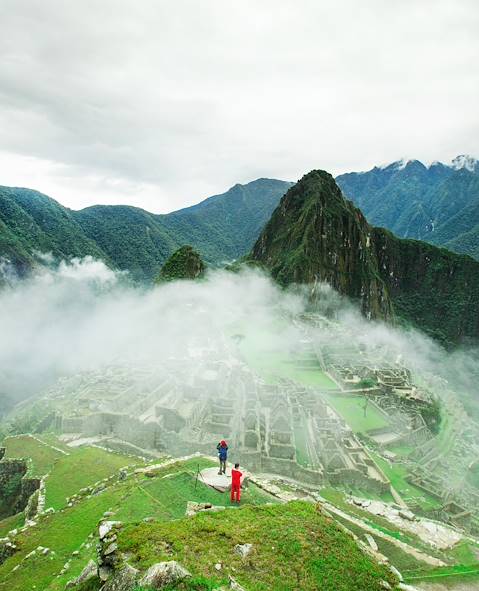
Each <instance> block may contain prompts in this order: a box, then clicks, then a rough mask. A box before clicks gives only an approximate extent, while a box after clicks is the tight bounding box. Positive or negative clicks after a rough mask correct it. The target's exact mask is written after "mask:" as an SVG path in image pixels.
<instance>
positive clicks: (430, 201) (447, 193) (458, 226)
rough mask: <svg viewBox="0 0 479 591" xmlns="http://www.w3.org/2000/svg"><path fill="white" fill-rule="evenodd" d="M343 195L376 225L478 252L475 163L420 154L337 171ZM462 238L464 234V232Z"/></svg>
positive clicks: (478, 176)
mask: <svg viewBox="0 0 479 591" xmlns="http://www.w3.org/2000/svg"><path fill="white" fill-rule="evenodd" d="M336 181H337V183H338V184H339V186H340V187H341V189H342V191H343V192H344V194H345V196H346V197H347V198H348V199H351V200H352V201H353V202H354V203H355V204H356V205H357V206H358V207H360V208H361V210H362V211H363V212H364V214H365V215H366V217H367V219H368V221H369V222H370V223H372V224H374V225H376V226H381V227H384V228H388V229H389V230H391V231H392V232H394V233H395V234H396V235H397V236H400V237H403V238H415V239H420V240H426V241H428V242H431V243H433V244H438V245H442V246H447V247H448V248H450V249H452V250H454V251H456V252H460V253H465V254H470V255H472V256H476V257H477V256H478V252H479V220H478V216H477V214H476V215H470V210H471V209H472V210H474V211H475V210H477V208H479V165H478V161H477V160H474V159H472V158H469V159H466V158H465V157H458V158H456V159H455V160H454V161H453V165H451V166H446V165H444V164H441V163H440V162H435V163H434V164H432V165H431V166H429V167H426V166H424V164H422V163H421V162H419V161H418V160H411V161H408V162H394V163H393V164H390V165H389V166H386V167H382V168H378V167H375V168H373V169H372V170H369V171H367V172H361V173H356V172H352V173H347V174H343V175H340V176H338V177H337V179H336ZM466 234H467V237H466V236H465V238H464V240H462V239H461V236H462V235H466Z"/></svg>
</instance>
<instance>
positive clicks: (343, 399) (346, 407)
mask: <svg viewBox="0 0 479 591" xmlns="http://www.w3.org/2000/svg"><path fill="white" fill-rule="evenodd" d="M326 399H327V401H328V403H329V404H330V405H331V406H332V407H333V408H334V409H335V410H336V411H337V412H338V413H339V414H340V415H341V416H342V417H343V419H344V420H345V421H346V423H348V425H349V426H350V427H351V429H352V430H353V431H354V432H355V433H366V432H367V431H369V430H370V429H382V428H383V427H387V426H388V425H389V423H388V421H387V420H386V418H385V417H384V415H383V414H381V413H380V412H379V411H378V410H376V408H375V407H374V406H373V405H372V404H371V403H369V404H368V406H367V409H366V416H364V398H363V397H362V396H340V395H338V396H334V395H333V394H329V395H326Z"/></svg>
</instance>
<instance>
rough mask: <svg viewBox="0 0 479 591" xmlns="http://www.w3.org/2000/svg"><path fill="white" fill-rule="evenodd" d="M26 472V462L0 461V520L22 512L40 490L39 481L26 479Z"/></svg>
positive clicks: (37, 479)
mask: <svg viewBox="0 0 479 591" xmlns="http://www.w3.org/2000/svg"><path fill="white" fill-rule="evenodd" d="M27 471H28V465H27V462H26V460H16V459H15V460H10V459H3V460H2V461H0V518H3V517H8V516H9V515H15V514H16V513H19V512H20V511H23V510H24V509H25V508H26V507H27V505H28V502H29V499H30V497H31V496H32V495H33V494H34V493H35V491H36V490H38V489H39V488H40V479H39V478H29V477H27V476H26V474H27Z"/></svg>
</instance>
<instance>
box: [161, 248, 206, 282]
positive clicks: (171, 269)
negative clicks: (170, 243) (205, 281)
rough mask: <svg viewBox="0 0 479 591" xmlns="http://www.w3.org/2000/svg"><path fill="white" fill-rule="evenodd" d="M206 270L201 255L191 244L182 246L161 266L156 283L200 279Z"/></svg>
mask: <svg viewBox="0 0 479 591" xmlns="http://www.w3.org/2000/svg"><path fill="white" fill-rule="evenodd" d="M205 271H206V267H205V264H204V263H203V261H202V260H201V257H200V255H199V254H198V252H196V250H195V249H194V248H193V247H191V246H187V245H186V246H182V247H181V248H179V249H178V250H177V251H175V252H174V253H173V254H172V255H171V257H170V258H169V259H168V260H167V261H166V263H165V264H164V265H163V267H162V268H161V271H160V273H159V275H158V277H157V278H156V280H155V281H156V283H163V282H164V281H176V280H178V279H192V280H193V279H200V278H201V277H203V276H204V274H205Z"/></svg>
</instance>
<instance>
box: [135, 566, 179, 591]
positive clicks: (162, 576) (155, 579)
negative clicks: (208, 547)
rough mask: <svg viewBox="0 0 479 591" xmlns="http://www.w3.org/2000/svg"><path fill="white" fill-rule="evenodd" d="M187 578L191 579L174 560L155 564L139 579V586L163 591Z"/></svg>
mask: <svg viewBox="0 0 479 591" xmlns="http://www.w3.org/2000/svg"><path fill="white" fill-rule="evenodd" d="M189 577H191V573H190V572H189V571H187V570H186V568H184V567H183V566H181V564H178V562H176V560H170V561H168V562H157V563H156V564H154V565H153V566H151V567H150V568H149V569H148V571H147V572H146V574H145V575H144V576H143V577H142V578H141V580H140V585H143V586H146V587H151V588H152V589H164V588H165V587H167V586H170V585H174V584H176V583H179V582H180V581H183V580H184V579H187V578H189Z"/></svg>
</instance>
